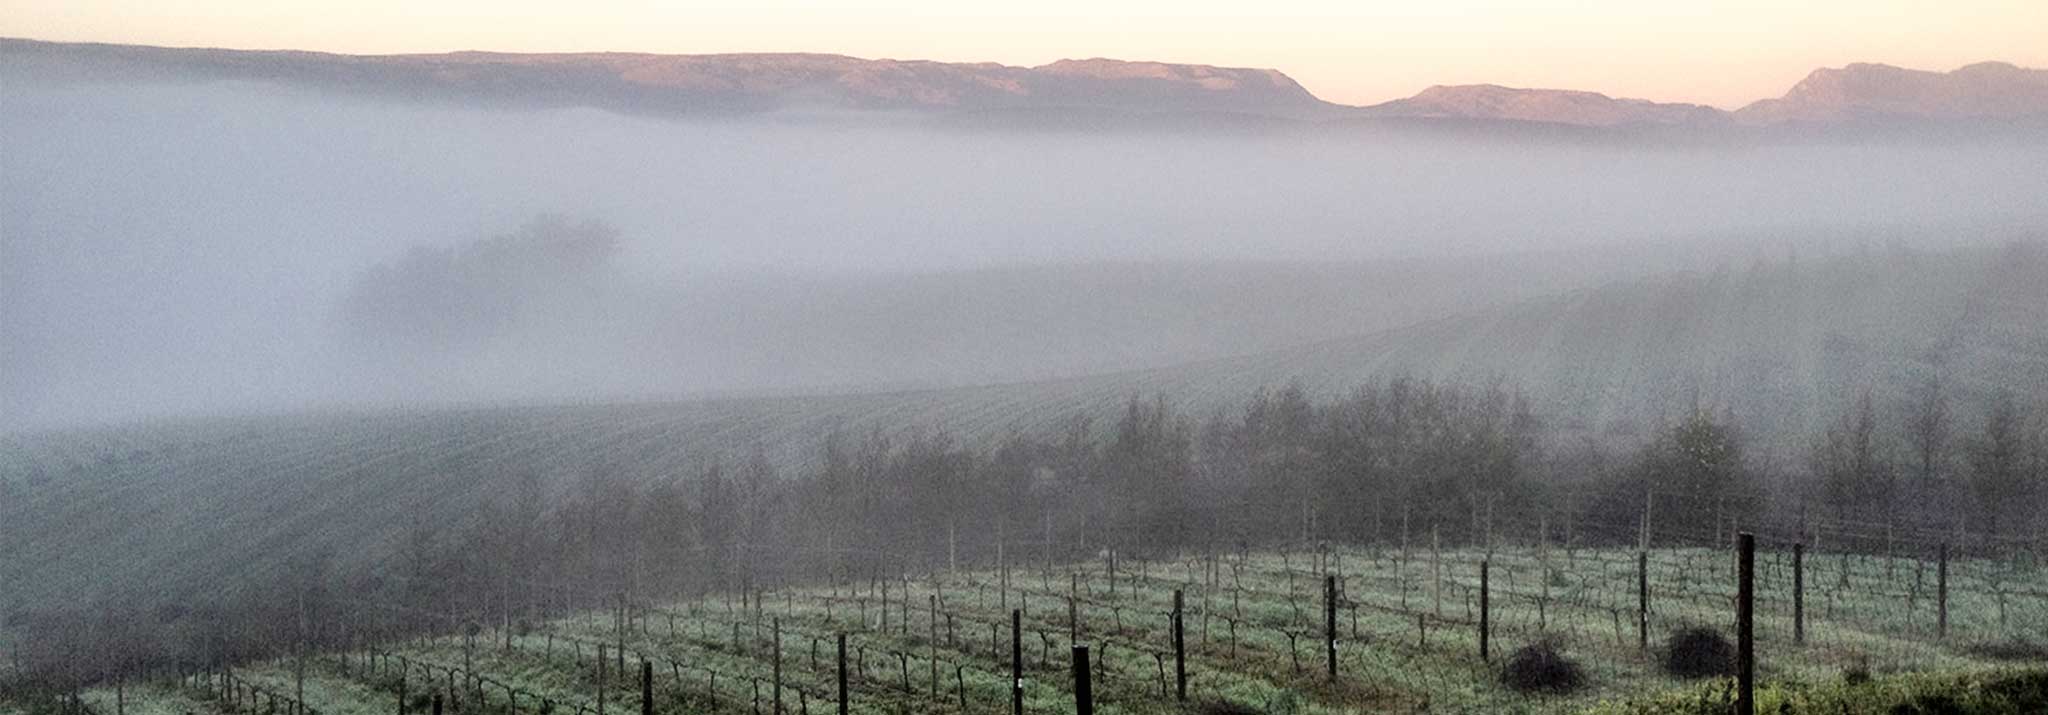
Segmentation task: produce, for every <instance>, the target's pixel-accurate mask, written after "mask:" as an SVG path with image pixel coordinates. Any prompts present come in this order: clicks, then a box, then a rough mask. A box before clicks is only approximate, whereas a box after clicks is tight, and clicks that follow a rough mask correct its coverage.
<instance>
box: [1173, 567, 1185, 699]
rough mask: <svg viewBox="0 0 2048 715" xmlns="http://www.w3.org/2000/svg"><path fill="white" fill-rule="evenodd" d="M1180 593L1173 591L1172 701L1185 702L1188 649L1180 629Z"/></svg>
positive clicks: (1178, 590) (1177, 590) (1176, 590)
mask: <svg viewBox="0 0 2048 715" xmlns="http://www.w3.org/2000/svg"><path fill="white" fill-rule="evenodd" d="M1181 612H1182V606H1181V592H1180V589H1177V588H1176V589H1174V590H1173V688H1174V689H1173V699H1174V701H1175V702H1187V699H1188V647H1187V639H1186V637H1185V636H1186V631H1185V630H1183V629H1182V627H1181Z"/></svg>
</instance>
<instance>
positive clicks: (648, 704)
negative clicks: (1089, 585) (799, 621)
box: [479, 660, 781, 715]
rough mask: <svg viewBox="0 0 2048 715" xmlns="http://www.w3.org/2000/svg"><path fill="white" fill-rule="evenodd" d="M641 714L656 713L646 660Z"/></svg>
mask: <svg viewBox="0 0 2048 715" xmlns="http://www.w3.org/2000/svg"><path fill="white" fill-rule="evenodd" d="M479 702H481V701H479ZM776 704H777V705H780V704H781V701H776ZM640 715H654V664H653V663H650V662H647V661H644V660H643V661H640Z"/></svg>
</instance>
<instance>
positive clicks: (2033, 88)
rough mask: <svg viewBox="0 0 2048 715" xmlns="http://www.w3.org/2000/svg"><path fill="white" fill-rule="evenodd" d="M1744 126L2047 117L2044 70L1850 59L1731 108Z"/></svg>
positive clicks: (1992, 64)
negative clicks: (1934, 68) (1778, 93)
mask: <svg viewBox="0 0 2048 715" xmlns="http://www.w3.org/2000/svg"><path fill="white" fill-rule="evenodd" d="M1735 114H1736V117H1737V118H1739V119H1741V120H1743V121H1745V122H1748V123H1752V124H1776V123H1780V122H1787V121H1804V122H1839V121H1849V120H1856V119H1873V118H1905V119H1987V118H1988V119H2005V118H2016V117H2028V116H2043V115H2048V70H2037V69H2027V68H2023V67H2020V66H2018V65H2014V64H2012V63H2009V62H1978V63H1975V64H1970V65H1965V66H1963V67H1960V68H1957V69H1955V70H1953V71H1950V72H1931V71H1927V70H1915V69H1906V68H1903V67H1895V66H1892V65H1887V64H1877V63H1869V62H1857V63H1853V64H1849V65H1846V66H1843V67H1839V68H1831V67H1823V68H1820V69H1816V70H1814V71H1813V72H1811V73H1808V74H1807V75H1806V78H1805V79H1802V80H1800V81H1799V83H1798V84H1796V85H1793V86H1792V88H1791V89H1790V90H1788V91H1786V92H1785V94H1784V96H1782V97H1777V98H1774V99H1765V100H1760V101H1757V102H1755V103H1752V104H1750V105H1749V106H1746V107H1743V108H1742V109H1740V110H1737V111H1736V113H1735Z"/></svg>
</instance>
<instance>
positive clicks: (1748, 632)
mask: <svg viewBox="0 0 2048 715" xmlns="http://www.w3.org/2000/svg"><path fill="white" fill-rule="evenodd" d="M1741 564H1742V565H1741V577H1740V580H1739V581H1738V582H1737V587H1736V593H1735V598H1736V601H1735V608H1736V612H1735V633H1736V651H1735V657H1736V659H1737V661H1738V662H1737V666H1736V671H1735V674H1736V678H1737V680H1738V681H1740V682H1738V683H1737V687H1738V690H1739V692H1737V693H1736V699H1735V713H1736V715H1756V632H1755V629H1754V625H1755V624H1754V621H1755V617H1756V535H1754V534H1751V533H1749V532H1747V531H1745V532H1742V560H1741Z"/></svg>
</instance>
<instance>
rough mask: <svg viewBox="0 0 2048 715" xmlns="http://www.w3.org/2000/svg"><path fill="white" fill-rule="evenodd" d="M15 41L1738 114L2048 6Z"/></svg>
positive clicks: (1416, 7)
mask: <svg viewBox="0 0 2048 715" xmlns="http://www.w3.org/2000/svg"><path fill="white" fill-rule="evenodd" d="M0 35H6V36H13V37H31V38H36V39H46V40H71V41H100V42H125V43H141V44H158V45H179V46H187V45H201V46H216V47H237V48H252V49H253V48H290V49H307V50H324V51H331V52H350V53H388V52H438V51H447V50H461V49H484V50H501V51H510V52H545V51H583V50H618V51H639V52H674V53H701V52H786V51H801V52H834V53H841V54H848V55H855V56H860V57H893V58H899V59H934V60H945V61H994V62H1002V63H1005V64H1017V65H1036V64H1043V63H1046V62H1050V61H1052V60H1056V59H1060V58H1066V57H1116V58H1121V59H1151V60H1162V61H1169V62H1195V63H1206V64H1218V65H1232V66H1253V67H1272V68H1276V69H1279V70H1281V71H1284V72H1286V73H1287V74H1288V75H1290V76H1292V77H1294V78H1295V79H1297V80H1299V81H1300V82H1301V83H1302V84H1303V85H1305V86H1307V87H1308V88H1309V90H1310V91H1313V92H1315V93H1316V94H1317V95H1318V96H1321V97H1323V98H1324V99H1328V100H1331V101H1337V102H1345V103H1351V104H1369V103H1374V102H1380V101H1384V100H1387V99H1393V98H1396V97H1402V96H1407V95H1409V94H1413V93H1415V92H1416V91H1417V90H1420V89H1422V88H1423V87H1426V86H1428V85H1430V84H1463V83H1474V82H1491V83H1496V84H1505V85H1510V86H1523V87H1557V88H1569V89H1586V90H1593V91H1598V92H1605V93H1607V94H1611V95H1616V96H1629V97H1642V98H1646V99H1654V100H1660V101H1685V102H1700V103H1705V104H1713V105H1716V106H1721V107H1724V108H1733V107H1736V106H1740V105H1742V104H1746V103H1748V102H1750V101H1752V100H1756V99H1760V98H1763V97H1767V96H1776V95H1778V94H1780V93H1782V92H1784V90H1785V89H1786V88H1787V87H1790V86H1791V85H1792V84H1793V83H1794V82H1797V81H1798V80H1799V78H1800V77H1803V76H1805V74H1806V73H1807V72H1808V71H1810V70H1812V69H1813V68H1815V67H1821V66H1840V65H1843V64H1847V63H1850V62H1884V63H1888V64H1895V65H1901V66H1905V67H1913V68H1918V69H1936V70H1949V69H1954V68H1955V67H1958V66H1961V65H1964V64H1968V63H1970V62H1976V61H1982V60H1991V59H1996V60H2005V61H2009V62H2014V63H2017V64H2020V65H2023V66H2030V67H2048V0H1790V1H1789V2H1788V1H1785V0H1775V1H1762V0H1722V1H1719V2H1706V1H1693V2H1664V1H1660V0H1581V1H1579V2H1550V3H1539V2H1526V1H1516V0H1403V1H1400V2H1376V1H1373V0H1352V1H1349V2H1345V1H1335V2H1332V1H1327V0H1238V1H1236V2H1229V3H1211V2H1171V1H1164V0H1144V1H1114V0H1036V1H1034V2H1010V3H1002V4H994V3H973V2H964V1H959V0H884V1H881V2H860V3H850V2H815V1H807V0H733V1H729V2H703V3H699V2H688V3H665V2H653V1H650V0H584V1H582V2H542V1H539V0H0Z"/></svg>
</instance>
